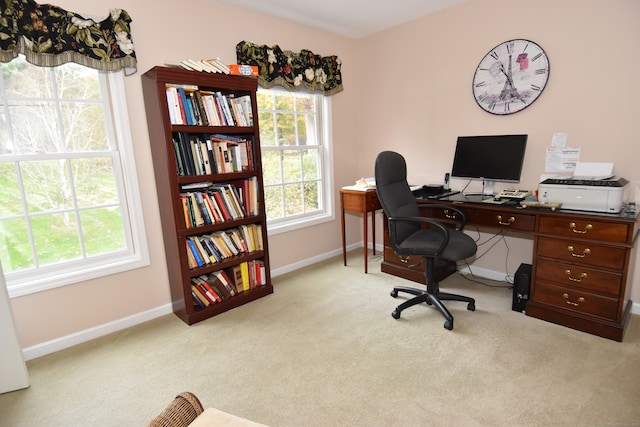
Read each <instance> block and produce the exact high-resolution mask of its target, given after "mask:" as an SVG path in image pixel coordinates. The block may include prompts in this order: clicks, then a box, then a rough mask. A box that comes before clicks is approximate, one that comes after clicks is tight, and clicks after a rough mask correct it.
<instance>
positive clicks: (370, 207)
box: [340, 188, 382, 273]
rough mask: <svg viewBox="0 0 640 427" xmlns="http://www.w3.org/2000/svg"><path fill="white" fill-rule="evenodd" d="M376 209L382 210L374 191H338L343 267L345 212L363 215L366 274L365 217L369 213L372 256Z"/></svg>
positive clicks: (345, 244) (366, 233)
mask: <svg viewBox="0 0 640 427" xmlns="http://www.w3.org/2000/svg"><path fill="white" fill-rule="evenodd" d="M378 209H382V206H380V201H379V200H378V194H377V193H376V191H375V190H368V191H360V190H346V189H344V188H343V189H341V190H340V211H341V212H342V217H341V218H342V258H343V260H344V265H347V240H346V237H345V229H344V213H345V212H355V213H361V214H363V216H364V218H363V220H362V223H363V224H364V228H363V233H364V234H363V236H364V237H363V239H364V272H365V273H367V272H368V268H367V250H368V248H367V239H368V236H369V234H368V229H367V220H368V218H367V216H368V214H369V212H371V233H372V234H371V235H372V237H373V254H374V255H375V253H376V215H375V213H376V211H377V210H378Z"/></svg>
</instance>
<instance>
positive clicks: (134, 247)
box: [5, 71, 150, 298]
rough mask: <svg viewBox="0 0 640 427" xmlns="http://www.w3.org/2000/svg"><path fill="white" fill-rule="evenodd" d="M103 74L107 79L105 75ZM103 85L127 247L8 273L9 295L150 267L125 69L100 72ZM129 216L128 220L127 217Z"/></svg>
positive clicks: (107, 125)
mask: <svg viewBox="0 0 640 427" xmlns="http://www.w3.org/2000/svg"><path fill="white" fill-rule="evenodd" d="M103 77H104V78H103ZM100 84H101V85H106V86H107V87H106V88H105V87H103V88H102V89H103V90H105V89H106V90H107V91H108V92H109V94H110V101H111V102H110V103H108V102H107V103H105V106H106V107H107V108H108V111H106V115H107V116H110V117H111V122H112V123H113V127H112V126H111V125H110V123H106V126H105V128H106V129H107V132H108V133H109V137H110V138H112V139H113V140H115V141H116V146H117V148H116V151H115V152H113V151H112V152H111V154H109V155H112V156H113V168H114V173H115V174H119V175H121V179H117V180H116V181H117V182H119V183H121V185H119V187H120V188H118V190H119V194H121V195H122V199H121V205H120V207H121V212H122V217H123V226H124V233H125V234H124V235H125V242H126V243H127V246H128V248H126V249H125V250H124V251H120V252H116V253H113V254H108V255H103V256H96V257H91V258H89V259H80V260H74V261H68V262H64V263H60V264H54V265H48V266H43V267H38V268H37V269H36V270H35V271H34V270H33V269H29V270H25V271H14V272H6V271H5V277H6V281H7V290H8V293H9V297H10V298H16V297H20V296H25V295H29V294H33V293H36V292H41V291H45V290H48V289H53V288H58V287H61V286H66V285H70V284H74V283H78V282H84V281H87V280H92V279H96V278H99V277H103V276H108V275H112V274H116V273H121V272H124V271H128V270H133V269H137V268H141V267H145V266H148V265H149V264H150V261H149V250H148V246H147V238H146V233H145V227H144V220H143V216H142V202H141V199H140V191H139V185H138V177H137V172H136V165H135V157H134V150H133V139H132V137H131V127H130V122H129V114H128V111H127V102H126V94H125V88H124V72H123V71H118V72H110V73H101V75H100ZM127 217H128V220H127Z"/></svg>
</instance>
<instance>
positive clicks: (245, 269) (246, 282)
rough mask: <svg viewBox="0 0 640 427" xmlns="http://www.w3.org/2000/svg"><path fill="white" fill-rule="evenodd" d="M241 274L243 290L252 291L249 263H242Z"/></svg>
mask: <svg viewBox="0 0 640 427" xmlns="http://www.w3.org/2000/svg"><path fill="white" fill-rule="evenodd" d="M240 274H241V276H242V287H243V288H242V289H243V290H245V291H248V290H250V289H251V280H250V277H249V263H248V262H246V261H244V262H241V263H240Z"/></svg>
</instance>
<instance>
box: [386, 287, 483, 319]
mask: <svg viewBox="0 0 640 427" xmlns="http://www.w3.org/2000/svg"><path fill="white" fill-rule="evenodd" d="M433 288H435V289H438V286H437V284H435V286H433ZM398 292H406V293H408V294H411V295H415V297H413V298H411V299H409V300H407V301H405V302H403V303H402V304H400V305H399V306H398V307H396V309H395V310H394V311H393V312H392V313H391V316H392V317H393V318H394V319H399V318H400V313H401V312H402V310H404V309H405V308H408V307H411V306H414V305H417V304H421V303H423V302H426V303H427V304H428V305H433V306H434V307H435V308H436V309H437V310H438V311H439V312H440V313H442V315H443V316H444V318H445V322H444V328H445V329H448V330H452V329H453V316H452V315H451V313H450V312H449V310H447V307H445V306H444V304H443V303H442V301H462V302H466V303H467V310H469V311H475V310H476V300H475V299H473V298H470V297H465V296H462V295H456V294H449V293H446V292H440V291H439V290H436V291H435V292H429V291H428V290H424V291H423V290H420V289H416V288H409V287H406V286H396V287H395V288H393V290H392V291H391V296H392V297H393V298H396V297H397V296H398Z"/></svg>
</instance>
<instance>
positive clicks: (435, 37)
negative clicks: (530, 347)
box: [358, 0, 640, 303]
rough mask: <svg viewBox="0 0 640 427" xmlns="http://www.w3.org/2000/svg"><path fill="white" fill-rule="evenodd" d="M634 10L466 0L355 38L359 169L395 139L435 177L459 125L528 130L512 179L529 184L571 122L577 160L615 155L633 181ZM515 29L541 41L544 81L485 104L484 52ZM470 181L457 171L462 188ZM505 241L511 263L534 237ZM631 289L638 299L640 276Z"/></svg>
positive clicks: (420, 175) (491, 260) (494, 261)
mask: <svg viewBox="0 0 640 427" xmlns="http://www.w3.org/2000/svg"><path fill="white" fill-rule="evenodd" d="M639 18H640V2H637V1H634V0H622V1H616V2H614V3H612V2H608V1H606V0H564V1H561V2H559V1H555V0H540V1H536V2H535V5H534V4H533V3H531V2H527V3H525V2H518V1H513V0H482V1H468V2H465V3H462V4H461V5H458V6H454V7H452V8H449V9H446V10H444V11H441V12H438V13H435V14H432V15H430V16H427V17H425V18H421V19H417V20H415V21H413V22H411V23H408V24H405V25H402V26H399V27H396V28H394V29H391V30H389V31H385V32H381V33H378V34H376V35H374V36H372V37H368V38H366V39H364V40H361V41H360V42H359V44H358V56H359V58H360V63H359V67H358V82H359V84H360V88H361V90H360V92H359V97H358V100H359V105H360V113H361V116H362V117H361V124H362V126H361V128H360V134H359V140H358V141H359V144H360V145H361V150H359V151H360V152H361V153H362V155H361V156H360V157H359V159H358V161H359V162H360V170H362V171H371V170H372V167H373V162H374V159H375V156H376V154H377V153H378V152H379V151H381V150H383V149H388V148H392V149H395V150H397V151H399V152H401V153H402V154H404V155H405V156H406V157H407V159H408V170H409V175H410V180H411V182H415V183H417V184H420V183H440V182H442V179H443V175H444V173H445V172H448V171H449V170H450V168H451V162H452V159H453V153H454V149H455V141H456V138H457V136H459V135H477V134H489V135H491V134H510V133H527V134H528V135H529V139H528V142H527V154H526V158H525V164H524V170H523V174H522V180H521V182H520V184H519V187H520V188H528V189H533V188H536V187H537V183H538V182H539V181H538V178H539V177H540V174H541V173H542V172H543V171H544V162H545V150H546V148H547V147H549V146H550V143H551V138H552V135H553V133H554V132H566V133H568V145H570V146H576V147H581V148H582V157H581V160H582V161H591V162H599V161H607V162H614V164H615V172H616V173H617V174H618V175H620V176H623V177H625V178H627V179H628V180H630V181H631V182H632V185H633V186H634V187H637V185H638V181H639V180H640V168H638V159H639V158H640V144H638V141H637V139H638V135H640V121H639V120H638V119H639V116H640V114H639V113H640V107H639V106H638V103H637V100H638V99H639V98H640V86H639V85H636V84H634V83H633V82H634V81H635V78H636V77H637V74H638V69H640V55H639V53H640V49H639V47H638V40H640V25H638V19H639ZM513 38H525V39H530V40H533V41H535V42H537V43H538V44H539V45H540V46H542V47H543V49H545V51H546V53H547V55H548V56H549V60H550V64H551V72H550V78H549V82H548V85H547V87H546V89H545V91H544V92H543V93H542V95H541V96H540V98H539V99H538V100H537V101H536V102H535V103H534V104H533V105H532V106H530V107H528V108H527V109H525V110H523V111H521V112H519V113H516V114H514V115H510V116H495V115H491V114H489V113H486V112H485V111H483V110H481V109H480V108H479V107H478V105H477V104H476V102H475V100H474V98H473V96H472V91H471V81H472V78H473V74H474V72H475V69H476V67H477V65H478V63H479V61H480V60H481V59H482V58H483V56H484V55H485V54H486V53H487V52H488V51H489V50H490V49H491V48H493V47H494V46H496V45H497V44H499V43H501V42H503V41H506V40H509V39H513ZM366 88H375V90H367V89H366ZM369 173H370V172H369ZM363 174H365V175H366V173H365V172H363ZM465 184H466V180H464V181H463V180H453V182H452V186H453V187H454V189H458V190H459V189H461V188H462V187H463V186H464V185H465ZM507 185H509V184H504V183H503V185H502V186H499V187H498V189H502V188H503V187H504V186H507ZM469 190H470V191H481V186H480V184H477V186H476V188H475V190H474V189H473V188H469ZM484 237H487V236H484ZM507 242H508V246H509V251H508V271H509V273H510V274H513V273H514V272H515V271H516V269H517V267H518V266H519V265H520V263H521V262H531V250H532V244H531V241H530V240H529V241H528V240H526V239H522V238H517V239H516V238H509V239H507ZM484 250H485V249H484V248H482V247H481V249H480V252H484ZM506 255H507V249H506V246H505V245H504V244H500V245H498V246H496V247H495V248H493V249H492V250H491V251H490V252H489V253H488V254H487V255H486V256H484V257H483V258H482V259H480V260H478V261H477V262H476V263H474V266H476V267H482V268H486V269H488V270H492V271H498V272H503V271H504V270H505V261H504V260H505V256H506ZM638 264H640V263H636V265H638ZM635 277H637V278H638V277H640V275H638V274H635ZM634 282H635V281H634ZM632 299H633V300H634V301H635V302H636V303H638V302H640V286H638V285H635V289H634V292H633V294H632Z"/></svg>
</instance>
